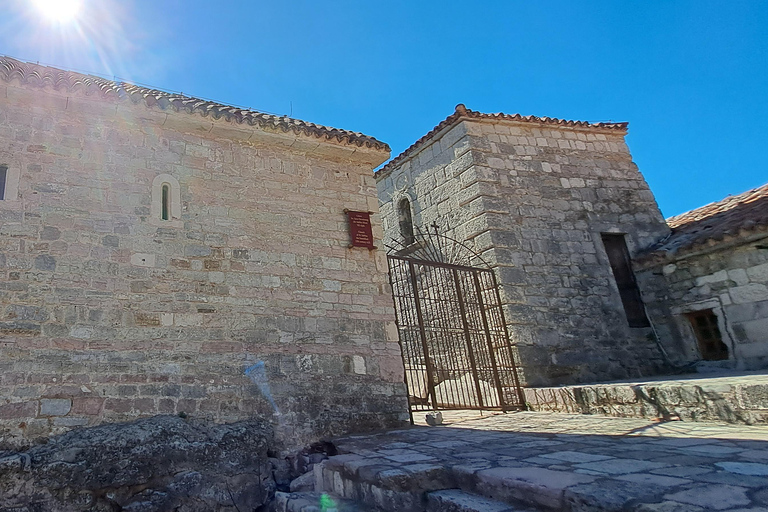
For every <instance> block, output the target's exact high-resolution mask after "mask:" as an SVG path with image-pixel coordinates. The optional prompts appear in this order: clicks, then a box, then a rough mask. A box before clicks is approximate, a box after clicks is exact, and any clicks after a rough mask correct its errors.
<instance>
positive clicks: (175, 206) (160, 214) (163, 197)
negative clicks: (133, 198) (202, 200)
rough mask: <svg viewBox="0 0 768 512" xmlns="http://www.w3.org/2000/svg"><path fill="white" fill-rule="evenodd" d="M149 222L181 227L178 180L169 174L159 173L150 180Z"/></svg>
mask: <svg viewBox="0 0 768 512" xmlns="http://www.w3.org/2000/svg"><path fill="white" fill-rule="evenodd" d="M150 210H151V212H150V219H149V221H150V223H151V224H155V225H158V226H160V225H162V226H165V227H182V226H183V222H182V220H181V191H180V190H179V182H178V180H177V179H176V178H174V177H173V176H171V175H170V174H160V175H159V176H155V179H154V180H153V181H152V207H151V208H150Z"/></svg>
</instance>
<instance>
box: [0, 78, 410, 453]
mask: <svg viewBox="0 0 768 512" xmlns="http://www.w3.org/2000/svg"><path fill="white" fill-rule="evenodd" d="M46 72H50V69H48V71H46ZM64 74H66V73H64V72H62V76H63V75H64ZM6 78H7V77H6ZM2 84H3V85H2V91H3V92H2V94H0V112H2V115H0V166H7V168H8V176H9V182H8V183H9V186H10V185H11V184H12V185H13V187H14V194H12V195H13V196H14V197H10V196H7V197H5V199H4V200H3V201H0V229H2V232H3V241H2V243H0V254H1V255H2V256H0V288H1V289H2V294H1V295H2V296H1V297H0V334H1V335H2V337H3V343H0V365H2V366H1V367H0V374H1V376H0V397H2V399H3V400H0V402H1V403H0V445H14V446H16V447H20V446H24V445H26V444H28V443H29V442H30V441H31V440H33V439H36V438H39V437H45V436H47V435H55V434H60V433H62V432H64V431H66V430H67V429H69V428H71V427H72V426H73V425H79V424H83V423H85V424H87V425H97V424H100V423H109V422H121V421H130V420H134V419H137V418H142V417H149V416H153V415H157V414H180V413H183V414H186V415H189V416H190V417H197V418H204V419H208V420H212V421H217V422H233V421H238V420H243V419H248V418H252V417H255V416H258V417H262V418H269V419H275V420H276V421H275V424H276V425H277V426H278V433H277V435H278V437H279V439H280V440H282V441H283V442H284V444H285V445H290V448H291V449H293V448H296V449H298V448H301V447H302V446H304V445H306V444H310V443H311V442H314V441H316V440H317V439H318V438H320V437H321V436H323V435H338V434H341V433H343V432H348V431H352V430H357V429H360V430H366V429H367V430H373V429H380V428H383V427H388V426H389V427H392V426H401V425H404V424H405V423H406V422H407V420H408V414H407V403H406V398H405V392H404V385H403V373H402V372H403V370H402V363H401V359H400V351H399V346H398V343H397V338H396V336H392V335H391V334H388V333H391V332H392V331H393V330H394V327H393V324H394V314H393V309H392V298H391V295H390V293H389V289H388V288H389V286H388V280H387V275H386V271H387V265H386V259H385V257H384V254H383V252H382V250H381V249H380V250H378V251H368V250H365V249H359V248H358V249H350V248H349V247H348V245H349V233H348V227H347V224H346V217H345V215H344V209H345V208H347V209H350V210H356V211H371V212H374V214H373V215H372V217H371V222H372V227H373V235H374V238H375V239H377V240H380V239H381V234H382V230H381V219H380V217H379V215H378V205H377V200H376V188H375V183H374V179H373V176H372V169H373V168H374V167H375V166H376V165H378V164H379V163H381V162H382V161H384V160H385V159H386V158H387V157H388V154H389V153H388V151H387V150H386V149H385V148H384V147H383V146H382V145H377V146H376V147H367V146H364V147H360V146H358V145H354V144H351V143H347V142H345V141H340V140H338V139H337V138H335V137H334V139H333V140H330V139H325V138H317V137H316V136H314V135H310V134H307V133H304V132H294V131H288V132H282V131H279V132H275V131H273V130H271V129H266V128H264V127H262V126H261V125H259V124H257V125H248V124H247V123H246V124H245V125H240V124H239V123H237V122H236V121H234V120H232V119H231V118H229V117H228V116H224V117H219V116H211V117H206V118H204V117H202V116H200V115H199V114H195V113H190V112H188V111H186V109H180V110H178V109H174V108H169V109H168V110H167V111H164V112H162V113H160V110H159V109H158V108H157V107H151V108H150V107H148V106H147V105H146V104H145V103H144V102H139V103H133V102H131V101H129V100H126V99H125V98H123V99H122V100H121V99H120V98H118V97H117V96H109V97H107V96H104V95H102V94H89V93H86V91H85V90H83V89H80V88H76V90H70V91H67V92H64V91H63V90H62V89H55V88H49V87H38V85H35V84H33V83H30V82H27V81H26V80H20V81H18V80H17V81H13V83H7V82H6V81H5V80H4V79H2ZM6 92H7V94H6ZM117 108H119V111H120V112H121V114H120V115H119V116H115V111H116V110H115V109H117ZM228 119H229V120H228ZM201 123H203V124H201ZM203 125H204V126H205V128H204V129H203V128H202V127H203ZM65 133H66V134H68V135H66V136H65V135H62V134H65ZM24 141H27V142H24ZM30 141H33V142H34V144H33V143H31V142H30ZM73 146H75V147H73ZM11 181H13V183H11ZM164 184H165V185H167V186H168V187H169V188H170V195H169V197H170V211H169V212H167V213H169V218H168V219H163V218H162V213H161V210H162V209H161V203H162V200H161V196H162V190H163V188H162V187H163V185H164ZM16 189H18V190H16ZM9 190H10V189H9ZM16 192H18V193H17V194H16ZM376 245H378V246H379V247H382V244H381V243H379V242H376ZM259 363H261V364H262V366H261V367H260V368H261V370H259V371H250V372H248V370H249V369H251V368H253V367H254V366H255V365H258V364H259ZM5 399H8V400H5ZM41 399H46V400H47V399H55V400H59V399H61V400H64V399H70V400H72V408H71V410H70V411H69V412H66V413H65V409H66V408H65V407H61V408H59V409H56V410H50V411H49V410H48V409H47V407H49V406H50V405H51V404H52V403H53V402H46V403H45V405H43V409H44V410H43V411H42V413H40V414H42V415H43V416H42V417H44V418H52V417H55V418H60V420H58V421H47V420H46V421H43V422H40V421H38V419H37V414H38V413H39V411H40V406H41V402H40V400H41ZM21 401H26V403H24V404H19V403H16V402H21ZM57 403H59V402H57ZM63 403H64V402H60V404H63ZM63 414H66V415H63ZM277 418H279V421H277Z"/></svg>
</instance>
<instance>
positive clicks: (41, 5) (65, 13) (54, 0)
mask: <svg viewBox="0 0 768 512" xmlns="http://www.w3.org/2000/svg"><path fill="white" fill-rule="evenodd" d="M32 3H33V4H35V7H37V10H38V11H40V13H41V14H42V15H43V16H45V17H46V18H48V20H50V21H54V22H57V23H67V22H70V21H72V20H74V19H75V18H76V17H77V14H78V13H79V12H80V7H81V4H82V0H32Z"/></svg>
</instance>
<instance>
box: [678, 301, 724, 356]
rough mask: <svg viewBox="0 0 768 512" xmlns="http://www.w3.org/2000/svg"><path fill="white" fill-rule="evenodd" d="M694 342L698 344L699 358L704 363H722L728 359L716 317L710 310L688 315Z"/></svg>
mask: <svg viewBox="0 0 768 512" xmlns="http://www.w3.org/2000/svg"><path fill="white" fill-rule="evenodd" d="M685 316H687V317H688V321H689V322H691V327H692V328H693V333H694V334H695V335H696V341H697V342H698V343H699V352H701V358H702V359H704V360H705V361H722V360H723V359H728V347H727V346H726V345H725V343H723V336H722V334H720V327H718V325H717V315H716V314H715V313H714V312H713V311H712V310H711V309H704V310H702V311H694V312H692V313H688V314H686V315H685Z"/></svg>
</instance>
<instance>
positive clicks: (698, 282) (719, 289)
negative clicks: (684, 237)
mask: <svg viewBox="0 0 768 512" xmlns="http://www.w3.org/2000/svg"><path fill="white" fill-rule="evenodd" d="M726 242H730V243H722V242H720V243H716V244H714V245H710V246H707V247H706V248H704V249H701V248H700V249H699V250H697V251H696V252H693V253H691V252H690V251H688V253H687V254H679V255H676V256H674V255H673V256H671V257H669V258H667V259H662V260H659V259H649V260H648V261H646V262H644V263H642V267H639V268H638V280H639V282H640V283H641V285H642V287H643V291H644V296H645V298H646V303H647V306H648V312H649V314H650V316H651V319H652V320H653V323H654V325H655V327H656V330H657V331H658V333H659V336H660V338H661V339H662V340H664V346H665V348H666V350H667V352H668V353H669V357H670V358H671V359H672V360H673V361H674V362H675V363H676V364H681V365H682V364H687V363H692V362H696V361H700V360H701V359H702V355H701V353H700V350H699V345H698V342H697V340H696V336H695V334H694V331H693V329H692V327H691V323H690V321H689V320H688V318H687V317H686V314H687V313H691V312H695V311H701V310H707V309H711V310H712V312H713V313H714V314H715V315H716V316H717V323H718V327H719V331H720V334H721V335H722V339H723V343H725V345H726V346H727V347H728V360H727V361H723V362H722V363H715V362H713V363H709V364H711V365H722V366H726V367H731V368H738V369H742V370H745V369H746V370H753V369H760V368H766V367H768V250H766V249H765V235H764V236H763V238H762V242H761V241H760V240H753V241H751V242H749V241H747V240H738V239H737V240H726ZM761 244H762V245H761ZM761 247H762V248H761Z"/></svg>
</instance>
